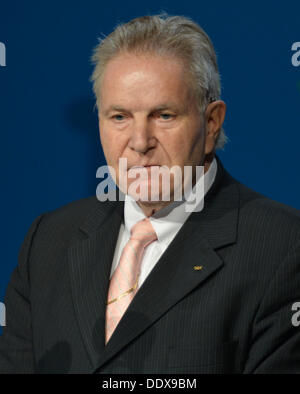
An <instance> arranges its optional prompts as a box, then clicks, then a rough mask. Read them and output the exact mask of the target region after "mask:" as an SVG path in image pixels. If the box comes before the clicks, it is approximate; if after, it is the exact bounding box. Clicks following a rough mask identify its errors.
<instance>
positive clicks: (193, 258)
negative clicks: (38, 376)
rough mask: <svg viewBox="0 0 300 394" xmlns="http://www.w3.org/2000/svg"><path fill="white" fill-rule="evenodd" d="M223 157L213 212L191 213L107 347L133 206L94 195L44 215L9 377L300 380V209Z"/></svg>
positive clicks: (2, 344)
mask: <svg viewBox="0 0 300 394" xmlns="http://www.w3.org/2000/svg"><path fill="white" fill-rule="evenodd" d="M217 160H218V172H217V176H216V179H215V181H214V184H213V186H212V188H211V189H210V190H209V192H208V194H207V195H206V197H205V204H204V209H203V210H202V211H201V212H194V213H192V214H191V215H190V217H189V219H188V221H187V222H186V223H185V224H184V225H183V227H182V228H181V230H180V231H179V233H178V234H177V235H176V237H175V239H174V240H173V242H172V243H171V245H170V246H169V248H168V249H167V250H166V252H165V253H164V254H163V256H162V257H161V259H160V260H159V262H158V263H157V265H156V266H155V267H154V269H153V270H152V271H151V273H150V274H149V276H148V277H147V279H146V281H145V282H144V283H143V285H142V286H141V288H140V289H139V291H138V293H137V295H136V296H135V298H134V300H133V301H132V303H131V304H130V306H129V308H128V310H127V311H126V313H125V314H124V316H123V317H122V319H121V321H120V323H119V325H118V327H117V328H116V330H115V332H114V333H113V335H112V337H111V339H110V341H109V343H108V344H107V346H105V344H104V327H105V321H104V316H105V307H106V299H107V292H108V285H109V274H110V268H111V263H112V259H113V255H114V249H115V244H116V241H117V237H118V233H119V228H120V224H121V221H122V220H123V203H122V202H99V201H98V200H97V199H96V197H91V198H87V199H83V200H80V201H76V202H73V203H71V204H68V205H66V206H64V207H62V208H60V209H58V210H56V211H53V212H49V213H46V214H43V215H41V216H40V217H38V218H37V219H36V220H35V222H34V223H33V224H32V226H31V228H30V230H29V232H28V234H27V236H26V239H25V241H24V243H23V246H22V248H21V251H20V255H19V264H18V266H17V268H16V269H15V270H14V272H13V274H12V277H11V280H10V283H9V285H8V288H7V293H6V297H5V304H6V313H7V326H6V327H5V328H4V329H3V334H2V336H1V337H0V372H2V373H3V372H8V373H11V372H14V373H16V372H22V373H35V372H43V373H53V372H55V373H173V374H177V373H299V372H300V327H298V328H297V327H294V326H293V325H292V322H291V319H292V314H293V313H295V312H293V311H292V305H293V303H295V302H297V301H300V214H299V211H297V210H295V209H293V208H290V207H287V206H285V205H283V204H280V203H277V202H275V201H272V200H270V199H268V198H266V197H264V196H262V195H261V194H258V193H256V192H254V191H252V190H250V189H249V188H247V187H245V186H244V185H242V184H241V183H239V182H238V181H236V180H235V179H233V178H232V177H231V176H230V175H229V174H228V173H227V172H226V170H225V169H224V168H223V166H222V164H221V162H220V160H219V159H218V158H217ZM196 265H197V266H202V269H200V270H195V269H194V266H196Z"/></svg>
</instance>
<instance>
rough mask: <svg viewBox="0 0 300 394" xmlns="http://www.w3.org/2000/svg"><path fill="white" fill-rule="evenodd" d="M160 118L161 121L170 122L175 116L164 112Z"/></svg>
mask: <svg viewBox="0 0 300 394" xmlns="http://www.w3.org/2000/svg"><path fill="white" fill-rule="evenodd" d="M159 117H160V118H161V119H163V120H170V119H173V118H174V115H173V114H170V113H168V112H162V113H160V114H159Z"/></svg>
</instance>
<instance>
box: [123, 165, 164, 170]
mask: <svg viewBox="0 0 300 394" xmlns="http://www.w3.org/2000/svg"><path fill="white" fill-rule="evenodd" d="M151 167H161V166H160V165H159V164H145V165H140V166H132V167H130V168H129V170H132V169H136V168H151Z"/></svg>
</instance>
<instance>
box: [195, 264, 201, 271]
mask: <svg viewBox="0 0 300 394" xmlns="http://www.w3.org/2000/svg"><path fill="white" fill-rule="evenodd" d="M202 268H203V266H202V265H195V266H194V270H195V271H201V270H202Z"/></svg>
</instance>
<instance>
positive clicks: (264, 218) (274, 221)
mask: <svg viewBox="0 0 300 394" xmlns="http://www.w3.org/2000/svg"><path fill="white" fill-rule="evenodd" d="M237 185H238V189H239V195H240V221H242V222H243V223H245V222H247V224H248V225H249V226H250V227H251V224H252V227H253V228H254V229H255V230H256V231H260V230H261V231H263V232H264V233H267V232H270V233H273V232H276V233H277V234H278V235H280V234H282V236H283V237H284V238H286V239H287V238H289V241H290V242H292V243H294V242H295V241H297V240H298V242H299V241H300V210H298V209H296V208H294V207H291V206H289V205H286V204H284V203H281V202H278V201H275V200H272V199H271V198H269V197H267V196H265V195H263V194H261V193H258V192H256V191H254V190H252V189H250V188H249V187H247V186H245V185H244V184H242V183H240V182H237Z"/></svg>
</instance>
